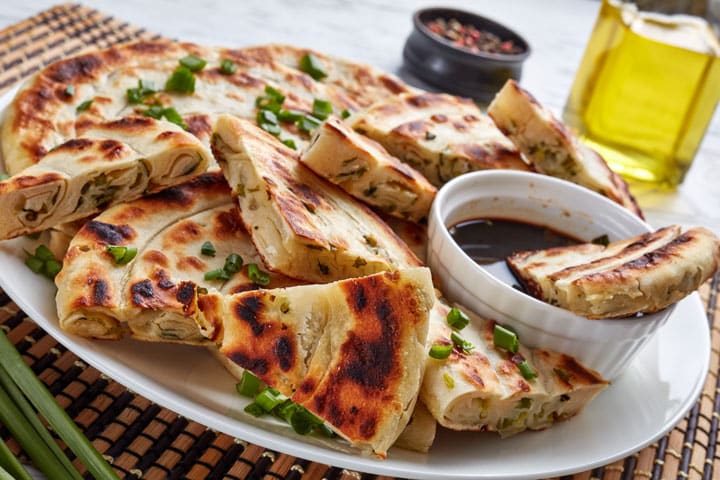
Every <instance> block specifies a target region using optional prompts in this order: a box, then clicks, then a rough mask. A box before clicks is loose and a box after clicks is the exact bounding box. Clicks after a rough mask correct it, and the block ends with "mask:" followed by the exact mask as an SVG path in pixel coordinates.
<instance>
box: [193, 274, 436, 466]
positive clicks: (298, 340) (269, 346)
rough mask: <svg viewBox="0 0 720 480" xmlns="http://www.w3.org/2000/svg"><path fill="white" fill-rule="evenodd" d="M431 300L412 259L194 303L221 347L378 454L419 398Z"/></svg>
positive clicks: (208, 332) (426, 280)
mask: <svg viewBox="0 0 720 480" xmlns="http://www.w3.org/2000/svg"><path fill="white" fill-rule="evenodd" d="M433 301H434V290H433V287H432V280H431V277H430V271H429V270H428V269H427V268H412V269H404V270H397V271H394V272H382V273H378V274H374V275H371V276H367V277H360V278H354V279H349V280H342V281H338V282H335V283H330V284H323V285H306V286H299V287H291V288H286V289H273V290H258V291H253V292H245V293H240V294H236V295H232V296H223V295H219V294H208V295H202V296H201V297H200V299H199V306H200V309H201V310H202V312H203V316H202V318H201V327H202V330H203V332H204V333H205V334H206V335H207V336H208V337H209V338H210V339H212V340H213V341H215V342H216V343H217V344H218V345H219V349H220V352H222V353H224V354H225V355H226V356H227V357H228V358H230V359H231V360H233V361H234V362H235V363H237V364H239V365H240V366H241V367H242V368H246V369H248V370H249V371H251V372H252V373H254V374H255V375H257V376H258V377H259V378H260V379H261V380H262V381H263V382H265V383H266V384H268V385H270V386H272V387H274V388H276V389H278V390H279V391H280V392H282V393H284V394H285V395H287V396H289V397H290V399H291V400H292V401H294V402H296V403H297V404H299V405H302V406H303V407H305V408H307V409H308V410H310V411H311V412H313V413H314V414H315V415H317V416H318V417H320V418H321V419H323V420H325V421H326V422H327V423H328V424H329V425H331V426H332V428H333V429H334V430H335V431H336V432H337V433H338V434H339V435H341V436H342V437H343V438H345V439H347V440H348V441H350V442H351V443H352V444H353V445H355V446H357V447H359V448H365V449H371V450H372V451H373V452H374V453H375V454H376V455H378V456H380V457H385V456H386V452H387V449H388V448H389V447H390V446H391V445H392V444H393V443H394V442H395V439H396V438H397V437H398V435H400V432H402V430H403V429H404V428H405V426H406V425H407V423H408V420H409V418H410V413H411V412H412V410H413V407H414V405H415V401H416V399H417V393H418V389H419V387H420V382H421V378H422V371H423V366H424V362H423V361H422V359H423V358H424V356H425V339H426V337H427V327H428V311H429V309H430V307H431V306H432V304H433Z"/></svg>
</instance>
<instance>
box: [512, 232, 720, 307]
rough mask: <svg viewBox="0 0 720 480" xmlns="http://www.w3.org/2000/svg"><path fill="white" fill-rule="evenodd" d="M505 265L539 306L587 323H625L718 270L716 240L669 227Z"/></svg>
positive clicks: (516, 257) (520, 257)
mask: <svg viewBox="0 0 720 480" xmlns="http://www.w3.org/2000/svg"><path fill="white" fill-rule="evenodd" d="M579 249H583V250H585V252H580V254H578V253H579ZM507 263H508V266H509V267H510V269H511V270H512V271H513V273H514V274H515V276H516V277H517V278H518V279H519V280H520V281H521V283H522V284H523V285H524V286H525V287H526V291H527V292H528V293H529V294H530V295H533V296H534V297H536V298H539V299H540V300H543V301H545V302H548V303H551V304H553V305H557V306H559V307H562V308H565V309H567V310H570V311H572V312H574V313H577V314H578V315H583V316H585V317H588V318H617V317H627V316H631V315H636V314H638V313H652V312H656V311H659V310H662V309H663V308H666V307H668V306H669V305H671V304H673V303H675V302H677V301H679V300H681V299H683V298H684V297H685V296H687V295H689V294H690V293H692V292H693V291H695V290H697V288H698V287H699V286H700V285H702V283H703V282H705V281H706V280H707V279H708V278H710V277H711V276H712V275H714V274H715V272H716V271H717V269H718V264H720V240H718V238H717V237H716V236H715V235H714V234H713V233H712V232H710V231H709V230H706V229H704V228H700V227H697V228H693V229H690V230H687V231H686V232H685V233H681V229H680V227H679V226H677V225H672V226H669V227H665V228H662V229H660V230H657V231H656V232H651V233H647V234H643V235H639V236H636V237H632V238H628V239H625V240H622V241H618V242H613V243H611V244H609V245H607V246H606V247H602V246H599V245H595V246H593V247H583V246H582V245H579V246H574V247H557V248H554V249H551V250H536V251H530V252H517V253H515V254H513V255H511V256H510V257H508V259H507Z"/></svg>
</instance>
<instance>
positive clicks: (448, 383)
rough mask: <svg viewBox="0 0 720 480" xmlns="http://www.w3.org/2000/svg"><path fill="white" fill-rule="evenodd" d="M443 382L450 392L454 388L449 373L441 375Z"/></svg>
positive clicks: (452, 379)
mask: <svg viewBox="0 0 720 480" xmlns="http://www.w3.org/2000/svg"><path fill="white" fill-rule="evenodd" d="M443 380H444V381H445V386H446V387H447V388H449V389H450V390H452V389H453V388H455V379H454V378H453V377H452V375H450V374H449V373H447V372H445V373H443Z"/></svg>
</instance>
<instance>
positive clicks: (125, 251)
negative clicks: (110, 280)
mask: <svg viewBox="0 0 720 480" xmlns="http://www.w3.org/2000/svg"><path fill="white" fill-rule="evenodd" d="M105 250H106V251H107V252H108V253H110V255H112V257H113V258H114V259H115V264H116V265H125V264H127V263H130V261H131V260H132V259H133V258H135V255H137V247H124V246H120V245H107V246H106V247H105Z"/></svg>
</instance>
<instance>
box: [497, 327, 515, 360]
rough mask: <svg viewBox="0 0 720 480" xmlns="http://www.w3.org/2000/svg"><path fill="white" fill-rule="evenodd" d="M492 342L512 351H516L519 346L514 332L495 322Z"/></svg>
mask: <svg viewBox="0 0 720 480" xmlns="http://www.w3.org/2000/svg"><path fill="white" fill-rule="evenodd" d="M493 344H495V346H496V347H498V348H504V349H505V350H507V351H509V352H512V353H517V351H518V349H519V348H520V341H519V340H518V336H517V335H516V334H515V332H512V331H510V330H509V329H507V328H505V327H503V326H502V325H499V324H497V323H496V324H495V330H494V332H493Z"/></svg>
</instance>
